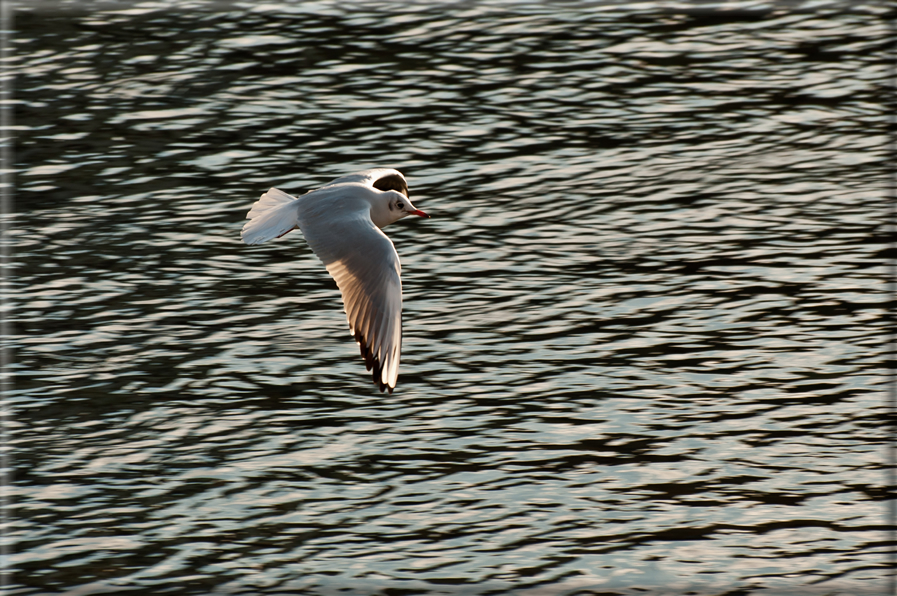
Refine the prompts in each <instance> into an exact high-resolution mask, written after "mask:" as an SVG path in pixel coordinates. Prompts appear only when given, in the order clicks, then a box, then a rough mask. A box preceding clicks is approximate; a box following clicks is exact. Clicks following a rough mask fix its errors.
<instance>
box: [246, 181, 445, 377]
mask: <svg viewBox="0 0 897 596" xmlns="http://www.w3.org/2000/svg"><path fill="white" fill-rule="evenodd" d="M407 215H417V216H419V217H427V218H428V217H430V216H429V215H427V214H426V213H424V212H423V211H421V210H420V209H417V208H415V207H414V205H412V204H411V201H410V200H409V199H408V183H407V182H406V181H405V177H404V176H403V175H402V173H401V172H399V171H398V170H393V169H390V168H375V169H372V170H364V171H363V172H357V173H355V174H350V175H348V176H343V177H342V178H337V179H336V180H334V181H333V182H330V183H329V184H326V185H324V186H322V187H321V188H318V189H315V190H313V191H311V192H308V193H306V194H304V195H302V196H300V197H293V196H290V195H288V194H287V193H285V192H283V191H282V190H278V189H276V188H271V189H269V190H268V192H266V193H265V194H263V195H262V196H261V198H260V199H259V200H258V201H256V202H255V204H253V205H252V208H251V209H250V210H249V213H248V214H247V215H246V219H248V220H249V221H248V222H246V225H244V226H243V232H242V233H241V234H240V235H241V237H242V238H243V242H245V243H246V244H261V243H263V242H267V241H268V240H273V239H275V238H280V237H281V236H283V235H285V234H287V233H288V232H290V231H292V230H295V229H296V228H299V229H300V230H301V231H302V234H303V235H304V236H305V239H306V241H308V244H309V246H311V249H312V250H313V251H314V253H315V254H316V255H317V256H318V258H319V259H321V261H323V262H324V266H325V267H327V271H328V272H330V275H331V276H332V277H333V279H334V280H336V285H337V286H339V289H340V292H341V293H342V296H343V304H344V305H345V310H346V318H347V319H348V320H349V331H350V333H352V335H354V336H355V341H356V342H357V343H358V346H359V347H360V348H361V356H362V358H364V363H365V365H366V366H367V369H368V370H372V377H373V379H374V384H375V385H376V386H377V387H379V389H380V391H381V392H382V391H385V390H386V389H389V392H390V393H392V391H393V389H395V387H396V379H397V378H398V376H399V356H400V352H401V350H402V280H401V274H402V265H401V264H400V263H399V255H398V253H397V252H396V248H395V246H393V244H392V241H391V240H390V239H389V238H388V237H387V236H386V234H384V233H383V232H382V231H381V228H384V227H386V226H388V225H389V224H391V223H393V222H396V221H398V220H400V219H402V218H403V217H405V216H407Z"/></svg>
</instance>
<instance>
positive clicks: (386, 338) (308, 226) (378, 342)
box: [298, 188, 402, 393]
mask: <svg viewBox="0 0 897 596" xmlns="http://www.w3.org/2000/svg"><path fill="white" fill-rule="evenodd" d="M321 190H324V189H321ZM333 191H334V192H335V191H337V189H336V188H334V189H333ZM313 194H314V193H310V194H309V195H306V196H308V197H311V196H312V195H313ZM303 199H304V197H303ZM326 205H327V206H328V207H329V210H325V209H324V208H323V207H322V206H321V205H320V204H316V202H311V201H309V202H307V203H306V202H302V205H300V207H299V209H298V222H299V227H300V228H301V229H302V233H303V235H304V236H305V238H306V240H307V241H308V244H309V246H311V249H312V250H313V251H314V252H315V254H316V255H318V257H319V258H320V259H321V261H323V263H324V265H325V266H326V267H327V271H329V272H330V275H331V276H332V277H333V279H334V280H336V285H337V286H338V287H339V289H340V292H341V293H342V297H343V304H344V305H345V311H346V319H347V320H348V323H349V330H350V332H351V333H352V334H353V335H354V337H355V341H356V342H358V345H359V348H360V350H361V355H362V357H363V358H364V360H365V366H366V367H367V369H368V370H371V371H372V373H371V376H372V379H373V381H374V383H375V384H376V385H377V386H378V387H379V389H380V391H384V390H386V389H389V392H390V393H392V391H393V389H395V386H396V379H397V378H398V374H399V359H400V356H401V341H402V340H401V338H402V331H401V325H402V280H401V272H402V266H401V264H400V263H399V255H398V253H396V249H395V246H393V243H392V241H391V240H390V239H389V238H388V237H387V236H386V234H384V233H383V232H382V231H380V228H378V227H377V226H375V225H374V223H373V222H372V221H371V218H370V206H369V204H368V203H366V202H364V201H357V202H353V201H352V199H351V196H350V195H348V194H347V196H346V199H345V200H343V201H339V206H338V207H337V204H336V203H334V202H333V201H328V202H327V203H326ZM337 208H338V209H339V216H338V217H334V216H333V215H332V214H331V213H330V211H332V210H333V209H337Z"/></svg>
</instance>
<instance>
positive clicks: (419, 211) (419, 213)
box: [408, 209, 430, 219]
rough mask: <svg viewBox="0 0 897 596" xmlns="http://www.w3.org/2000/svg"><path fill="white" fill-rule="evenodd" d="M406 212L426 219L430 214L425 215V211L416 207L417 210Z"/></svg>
mask: <svg viewBox="0 0 897 596" xmlns="http://www.w3.org/2000/svg"><path fill="white" fill-rule="evenodd" d="M408 213H410V214H411V215H419V216H421V217H425V218H427V219H430V216H429V215H427V214H426V213H424V212H423V211H421V210H420V209H418V210H417V211H409V212H408Z"/></svg>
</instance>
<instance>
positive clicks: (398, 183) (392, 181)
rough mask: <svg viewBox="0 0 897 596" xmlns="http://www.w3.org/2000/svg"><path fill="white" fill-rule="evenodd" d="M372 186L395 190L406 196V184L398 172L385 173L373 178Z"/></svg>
mask: <svg viewBox="0 0 897 596" xmlns="http://www.w3.org/2000/svg"><path fill="white" fill-rule="evenodd" d="M374 188H376V189H377V190H383V191H386V190H397V191H399V192H400V193H402V194H403V195H405V196H406V197H407V196H408V184H406V183H405V180H404V178H402V177H401V176H399V175H398V174H387V175H386V176H383V177H382V178H377V179H376V180H374Z"/></svg>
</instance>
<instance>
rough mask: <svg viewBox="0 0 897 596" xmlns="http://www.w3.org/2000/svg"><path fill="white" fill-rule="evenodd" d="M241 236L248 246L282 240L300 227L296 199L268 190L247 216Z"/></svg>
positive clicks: (276, 190) (279, 191) (274, 189)
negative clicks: (288, 233)
mask: <svg viewBox="0 0 897 596" xmlns="http://www.w3.org/2000/svg"><path fill="white" fill-rule="evenodd" d="M246 219H248V220H249V221H248V222H246V225H245V226H243V232H242V233H241V234H240V236H241V237H242V238H243V242H245V243H246V244H261V243H262V242H267V241H268V240H273V239H274V238H280V237H281V236H283V235H284V234H286V233H287V232H289V231H290V230H292V229H293V228H295V227H297V226H298V225H299V210H298V204H297V203H296V197H293V196H290V195H288V194H287V193H285V192H283V191H282V190H278V189H276V188H271V189H268V192H266V193H265V194H263V195H262V196H261V198H260V199H259V200H258V201H256V202H255V203H254V204H253V205H252V209H250V210H249V213H247V214H246Z"/></svg>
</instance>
